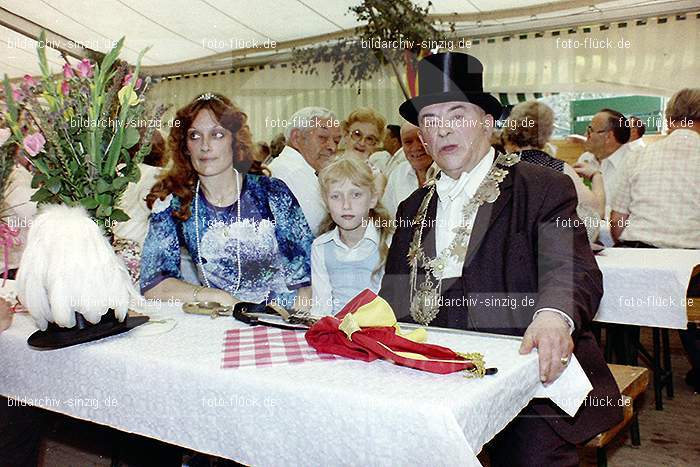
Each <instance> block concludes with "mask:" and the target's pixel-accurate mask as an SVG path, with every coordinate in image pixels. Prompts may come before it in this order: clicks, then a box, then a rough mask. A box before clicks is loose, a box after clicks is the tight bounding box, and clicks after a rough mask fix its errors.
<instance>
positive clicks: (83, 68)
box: [77, 58, 93, 78]
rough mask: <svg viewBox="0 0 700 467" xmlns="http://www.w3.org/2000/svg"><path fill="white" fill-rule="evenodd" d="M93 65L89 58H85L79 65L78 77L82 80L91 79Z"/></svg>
mask: <svg viewBox="0 0 700 467" xmlns="http://www.w3.org/2000/svg"><path fill="white" fill-rule="evenodd" d="M92 67H93V65H92V63H90V60H88V59H87V58H84V59H82V60H81V61H80V63H78V65H77V68H78V76H80V77H81V78H90V77H91V76H92Z"/></svg>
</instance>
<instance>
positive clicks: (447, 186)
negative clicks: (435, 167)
mask: <svg viewBox="0 0 700 467" xmlns="http://www.w3.org/2000/svg"><path fill="white" fill-rule="evenodd" d="M495 155H496V151H495V150H494V149H493V147H490V148H489V152H488V153H486V155H485V156H484V157H483V158H482V159H481V160H480V161H479V163H478V164H476V165H475V166H474V168H473V169H472V170H470V171H469V172H462V174H461V175H460V176H459V179H457V180H455V179H454V178H451V177H449V176H448V175H447V174H446V173H444V172H442V175H440V178H439V179H438V180H436V182H435V188H436V191H437V194H438V197H439V198H440V201H443V202H445V201H447V200H450V201H453V200H454V199H455V198H456V197H457V196H459V195H460V194H461V193H462V192H463V191H464V190H465V188H466V187H467V185H472V186H473V185H474V183H470V181H474V182H476V186H474V187H473V188H474V191H476V188H477V187H478V185H479V183H481V181H482V180H483V179H484V177H485V176H486V174H487V173H488V172H489V169H490V168H491V165H493V160H494V157H495Z"/></svg>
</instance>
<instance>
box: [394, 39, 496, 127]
mask: <svg viewBox="0 0 700 467" xmlns="http://www.w3.org/2000/svg"><path fill="white" fill-rule="evenodd" d="M483 78H484V66H483V65H482V64H481V62H480V61H479V59H478V58H476V57H473V56H471V55H469V54H465V53H459V52H444V53H438V54H433V55H429V56H427V57H425V58H424V59H423V60H421V61H420V62H418V96H416V97H414V98H412V99H409V100H407V101H406V102H404V103H403V104H401V106H400V107H399V113H400V114H401V116H402V117H403V118H405V119H406V120H408V121H409V122H411V123H413V124H414V125H418V114H419V113H420V111H421V109H423V108H424V107H427V106H429V105H433V104H439V103H442V102H468V103H470V104H474V105H476V106H479V107H481V108H482V109H483V110H484V112H486V113H487V114H490V115H493V118H495V119H498V118H500V116H501V112H502V110H503V107H502V106H501V103H500V102H499V101H498V99H496V98H495V97H493V96H492V95H491V94H489V93H485V92H484V79H483Z"/></svg>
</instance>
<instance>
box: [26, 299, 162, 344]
mask: <svg viewBox="0 0 700 467" xmlns="http://www.w3.org/2000/svg"><path fill="white" fill-rule="evenodd" d="M147 321H148V316H131V317H130V316H128V315H127V316H126V317H124V321H121V322H120V321H119V320H118V319H117V318H116V316H115V315H114V310H112V309H110V310H109V311H108V312H107V313H105V314H104V315H103V316H102V319H101V320H100V321H99V322H98V323H96V324H92V323H89V322H88V321H87V320H86V319H85V318H84V317H83V315H81V314H80V313H78V312H77V311H76V312H75V323H76V324H75V326H73V327H72V328H62V327H60V326H58V325H57V324H55V323H49V325H48V327H47V328H46V330H45V331H36V332H35V333H34V334H32V335H31V336H29V339H27V343H28V344H29V346H30V347H32V348H34V349H37V350H51V349H61V348H63V347H69V346H71V345H76V344H83V343H85V342H90V341H95V340H98V339H102V338H104V337H108V336H114V335H115V334H121V333H123V332H127V331H130V330H131V329H133V328H135V327H136V326H140V325H141V324H143V323H145V322H147Z"/></svg>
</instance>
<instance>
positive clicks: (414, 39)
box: [292, 0, 454, 97]
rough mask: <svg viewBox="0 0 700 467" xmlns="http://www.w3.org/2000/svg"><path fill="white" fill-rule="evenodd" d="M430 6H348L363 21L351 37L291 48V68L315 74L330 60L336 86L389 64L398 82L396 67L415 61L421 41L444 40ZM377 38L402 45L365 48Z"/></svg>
mask: <svg viewBox="0 0 700 467" xmlns="http://www.w3.org/2000/svg"><path fill="white" fill-rule="evenodd" d="M431 6H432V2H428V4H427V5H426V6H425V7H424V8H422V7H420V6H418V5H415V4H414V3H413V2H412V1H411V0H363V2H362V3H361V4H360V5H357V6H355V7H350V8H349V9H348V11H349V12H350V13H352V14H354V15H355V18H356V19H357V21H358V22H359V23H361V24H363V26H359V27H357V28H355V34H354V36H352V37H347V38H342V39H340V40H338V41H335V42H333V43H330V44H324V45H320V46H313V47H307V48H300V49H295V50H294V51H293V65H292V69H293V70H295V71H300V72H302V73H306V74H310V73H317V68H316V65H317V64H319V63H332V64H333V81H332V85H336V84H346V83H361V82H363V81H367V80H370V79H371V78H372V76H373V75H374V74H375V73H377V72H379V71H380V70H381V69H382V67H383V66H385V65H387V64H389V65H391V66H392V69H393V71H394V73H395V74H396V78H397V79H398V80H399V83H402V82H403V78H402V76H401V74H400V73H399V70H398V67H399V66H401V67H404V66H405V65H406V63H407V61H408V60H412V61H415V60H416V57H417V56H418V54H419V53H420V51H421V44H425V43H426V42H430V41H437V40H442V39H444V32H441V31H439V30H438V29H436V27H435V24H434V23H433V22H432V21H430V19H429V18H428V14H429V11H430V8H431ZM447 27H448V28H449V30H450V31H452V32H453V31H454V23H448V24H447ZM377 40H379V41H382V43H384V44H387V43H388V44H391V43H394V44H397V45H398V44H400V45H403V47H381V46H380V47H375V46H372V47H367V45H368V44H376V43H377ZM404 93H406V90H405V89H404ZM406 97H409V96H406Z"/></svg>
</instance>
